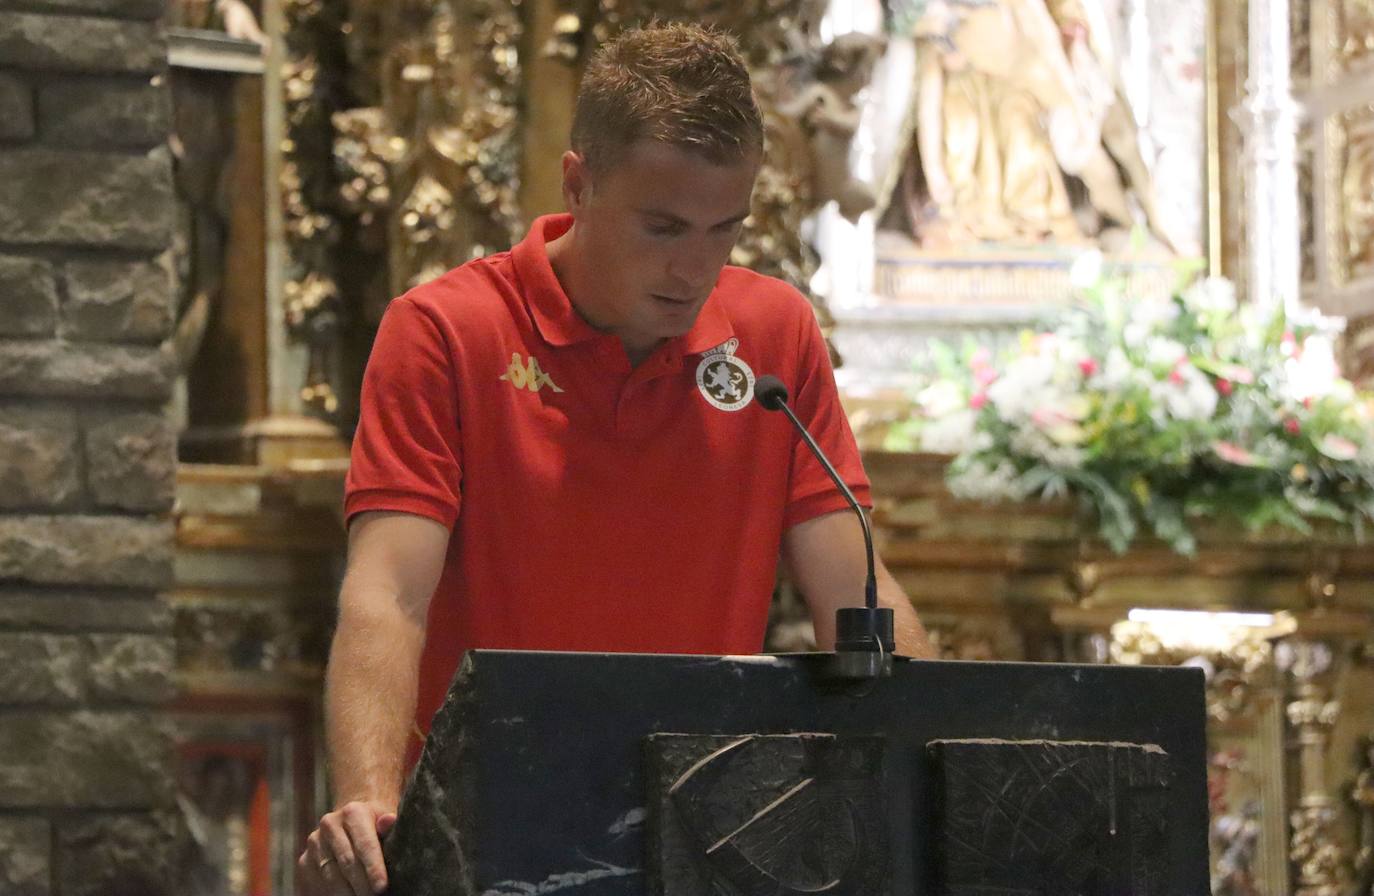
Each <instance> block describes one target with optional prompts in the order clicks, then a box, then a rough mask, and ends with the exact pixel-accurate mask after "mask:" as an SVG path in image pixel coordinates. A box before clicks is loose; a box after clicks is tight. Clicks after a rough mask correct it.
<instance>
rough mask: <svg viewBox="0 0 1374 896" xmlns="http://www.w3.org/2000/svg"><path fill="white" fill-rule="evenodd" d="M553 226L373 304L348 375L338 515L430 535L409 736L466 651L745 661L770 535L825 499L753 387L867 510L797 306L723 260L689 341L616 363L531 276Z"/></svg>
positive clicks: (812, 328)
mask: <svg viewBox="0 0 1374 896" xmlns="http://www.w3.org/2000/svg"><path fill="white" fill-rule="evenodd" d="M570 224H571V219H570V218H569V217H567V216H553V217H547V218H540V219H539V220H538V221H536V222H535V223H534V226H533V227H532V228H531V230H530V233H529V235H528V236H527V237H526V238H525V240H524V241H522V242H521V243H520V244H519V245H517V246H516V247H515V248H514V250H512V251H510V252H505V253H501V254H498V255H493V256H490V257H488V258H483V259H479V260H477V261H473V262H470V263H468V264H465V265H463V266H462V267H460V268H457V269H455V270H452V271H450V272H448V273H447V274H445V275H444V276H442V277H440V278H439V279H437V280H434V281H432V282H430V283H426V284H425V285H423V286H420V287H417V288H415V289H413V290H411V291H410V292H408V293H406V294H405V295H404V296H401V297H400V298H398V299H396V300H395V301H393V302H392V303H391V306H390V307H389V308H388V310H387V313H386V316H385V318H384V319H383V321H382V325H381V329H380V331H379V332H378V334H377V340H376V343H375V345H374V347H373V350H372V357H371V359H370V361H369V363H368V368H367V373H366V375H365V377H364V381H363V390H362V414H361V420H360V422H359V426H358V431H357V434H356V436H355V438H354V442H353V461H352V467H351V469H350V470H349V474H348V491H347V498H346V503H345V510H346V514H347V515H348V516H349V517H352V516H353V515H354V514H356V513H361V512H363V511H368V510H392V511H402V512H406V513H414V514H419V515H421V516H425V517H429V518H431V519H434V520H438V521H439V522H441V523H443V524H444V525H445V526H448V527H450V528H451V529H452V532H453V537H452V539H451V540H450V542H449V549H448V557H447V559H446V562H445V565H444V571H443V575H442V578H441V580H440V582H439V586H438V589H437V590H436V591H435V593H434V598H433V600H432V602H431V604H430V611H429V629H428V635H427V639H426V643H425V650H424V656H423V659H422V662H421V674H420V692H419V705H418V707H417V722H418V723H419V725H420V727H421V729H422V730H426V731H427V730H428V727H429V720H430V717H431V716H432V715H433V714H434V711H435V710H436V709H437V708H438V706H439V704H440V702H442V699H443V696H444V693H445V691H446V690H447V688H448V684H449V680H450V678H451V677H452V675H453V673H454V671H455V669H456V668H457V665H458V661H459V659H460V657H461V656H462V654H463V652H464V651H465V650H467V649H469V648H475V647H499V648H515V649H538V650H591V651H632V652H662V653H722V654H747V653H756V652H758V651H759V650H760V649H761V648H762V645H763V637H764V626H765V623H766V620H767V614H768V604H769V599H770V596H771V594H772V590H773V585H774V576H775V572H776V568H777V558H778V552H779V547H780V541H781V538H782V533H783V532H784V530H786V529H787V528H788V527H790V526H792V525H794V524H796V523H799V522H803V521H805V520H807V519H811V518H813V517H816V516H819V515H821V514H824V513H828V512H831V511H834V510H839V509H841V508H843V507H845V502H844V499H843V498H842V497H840V495H838V494H837V493H836V491H835V488H834V485H833V484H832V483H831V482H830V480H829V478H828V477H827V476H826V474H825V471H824V470H823V469H822V468H821V467H820V465H819V464H818V463H817V462H816V461H815V459H814V458H813V457H812V456H811V454H810V453H809V452H808V451H807V449H806V446H805V445H804V444H803V443H802V442H801V440H800V439H799V438H798V437H797V436H796V435H795V434H794V431H793V430H792V428H791V426H790V424H789V423H788V421H787V419H786V418H785V417H784V416H783V415H782V414H780V413H774V412H769V411H766V410H764V409H763V408H762V407H761V406H760V405H758V404H757V403H756V402H754V401H752V385H753V377H754V376H760V375H762V374H765V373H771V374H774V375H775V376H778V377H779V378H780V379H781V380H782V381H783V382H784V383H785V384H786V385H787V387H788V389H789V390H790V392H791V395H792V404H793V407H794V409H795V410H796V412H797V414H798V416H800V418H801V419H802V420H803V421H804V422H806V423H807V425H808V426H809V427H810V428H811V431H812V432H813V433H814V434H815V436H816V439H817V440H818V441H819V442H820V444H821V446H822V447H823V448H824V449H825V451H826V452H827V453H828V455H829V456H830V458H831V459H832V461H833V462H834V463H835V466H836V467H837V468H838V469H839V471H840V473H841V475H842V476H843V477H844V478H845V480H846V482H847V483H848V484H849V485H850V487H851V488H853V490H854V492H855V494H856V495H857V496H858V497H859V499H860V500H861V501H864V502H865V503H867V502H868V482H867V480H866V479H865V477H864V473H863V469H862V466H861V465H860V462H859V454H858V450H857V448H856V446H855V444H854V437H853V435H852V433H851V432H850V429H849V425H848V422H847V421H846V420H845V417H844V414H843V412H842V411H841V409H840V403H839V399H838V396H837V394H836V390H835V382H834V376H833V374H832V372H831V369H830V363H829V360H828V357H827V354H826V348H825V343H824V340H823V339H822V337H821V334H820V331H819V329H818V328H817V326H816V320H815V315H814V314H813V312H812V310H811V307H810V305H809V304H808V303H807V301H806V299H805V298H803V297H802V295H801V294H800V293H798V292H797V291H796V290H794V289H792V288H791V287H790V286H787V285H786V284H784V283H782V282H781V281H778V280H774V279H771V278H768V277H763V276H760V275H758V274H754V273H752V272H750V271H747V270H743V269H740V268H733V267H727V268H725V270H724V271H722V272H721V276H720V279H719V281H718V283H717V285H716V288H715V290H714V292H712V294H711V296H710V297H709V298H708V300H707V301H706V304H705V305H704V306H703V308H702V311H701V314H700V316H699V317H698V319H697V321H696V323H695V325H694V326H693V327H692V329H691V330H690V331H689V332H688V333H686V334H685V335H683V336H680V337H677V338H674V339H671V340H668V341H667V342H666V343H665V344H663V345H661V346H660V347H659V348H658V349H657V350H656V351H654V353H653V354H652V355H650V356H649V358H648V359H646V360H645V361H644V362H643V363H641V364H640V365H639V366H638V367H634V368H632V367H631V366H630V363H629V360H628V359H627V357H626V355H625V350H624V348H623V347H622V346H621V343H620V340H619V339H618V338H617V337H615V336H612V335H608V334H605V333H602V332H599V331H597V330H595V329H593V328H592V327H591V326H590V325H589V324H587V323H586V322H585V321H584V320H583V319H582V318H581V317H579V316H578V314H577V312H576V311H575V310H574V309H573V306H572V304H571V303H570V302H569V300H568V297H567V295H566V294H564V292H563V290H562V288H561V287H560V286H559V283H558V280H557V278H556V277H555V276H554V272H553V269H552V268H551V267H550V265H549V260H548V255H547V252H546V251H545V244H546V242H547V241H549V240H552V239H554V238H556V237H558V236H559V235H561V234H562V233H563V232H565V231H566V230H567V228H568V227H569V226H570ZM856 525H857V523H856ZM862 587H863V585H862V582H855V599H856V601H857V600H858V599H860V598H861V596H862Z"/></svg>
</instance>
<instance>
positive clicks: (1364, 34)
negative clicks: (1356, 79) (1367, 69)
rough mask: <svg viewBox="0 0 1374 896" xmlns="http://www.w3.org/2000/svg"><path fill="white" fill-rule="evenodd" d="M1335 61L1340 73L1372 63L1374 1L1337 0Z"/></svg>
mask: <svg viewBox="0 0 1374 896" xmlns="http://www.w3.org/2000/svg"><path fill="white" fill-rule="evenodd" d="M1337 7H1338V18H1339V22H1340V24H1339V31H1338V33H1337V36H1336V59H1337V63H1338V65H1339V66H1340V68H1341V70H1342V71H1347V72H1348V71H1353V70H1355V69H1358V68H1362V67H1363V66H1365V65H1366V64H1368V63H1370V62H1374V0H1338V2H1337Z"/></svg>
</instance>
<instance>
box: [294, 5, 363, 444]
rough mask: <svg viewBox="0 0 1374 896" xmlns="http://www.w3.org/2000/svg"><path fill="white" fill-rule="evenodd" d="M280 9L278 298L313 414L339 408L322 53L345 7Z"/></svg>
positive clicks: (326, 70) (333, 87)
mask: <svg viewBox="0 0 1374 896" xmlns="http://www.w3.org/2000/svg"><path fill="white" fill-rule="evenodd" d="M282 10H283V13H284V14H285V18H286V33H285V34H284V35H283V41H284V44H285V54H286V61H285V63H284V66H283V70H282V73H281V78H282V95H283V101H284V112H285V119H286V121H285V137H284V139H283V141H282V145H281V155H282V158H281V169H280V173H279V176H278V179H279V183H280V187H281V194H282V214H283V224H284V230H283V232H284V236H285V241H286V254H287V258H286V282H285V286H284V287H283V292H282V301H283V302H284V303H285V306H286V307H285V320H286V328H287V334H288V336H289V338H290V339H291V340H292V341H295V342H297V343H302V344H304V345H305V346H306V347H307V348H308V352H309V360H308V364H307V370H308V372H307V374H306V381H305V383H304V384H303V385H302V387H301V390H300V397H301V400H302V402H303V403H304V405H305V407H306V409H307V410H309V411H311V412H312V413H315V414H317V415H319V416H323V417H331V416H333V415H334V414H335V412H336V411H337V410H338V407H339V400H338V395H337V390H336V388H335V385H334V383H333V382H332V380H331V377H330V369H331V366H332V365H331V360H332V355H333V354H334V352H335V351H336V350H337V346H338V339H339V335H340V330H341V312H342V304H343V303H342V296H341V294H340V292H339V287H338V281H337V279H336V271H335V259H334V249H335V247H336V246H337V244H338V241H339V239H340V233H339V226H338V220H337V218H336V216H335V213H334V208H333V205H334V193H335V189H336V188H335V182H334V172H333V170H332V168H331V166H330V164H329V158H330V151H329V149H330V142H331V140H332V134H331V125H330V118H331V116H332V114H333V113H334V111H335V105H334V104H335V103H336V102H338V97H339V93H340V83H339V79H340V77H341V73H340V72H338V71H336V70H335V68H334V67H333V66H331V65H330V64H329V63H328V61H327V60H330V59H332V58H334V57H335V55H336V54H337V53H338V50H339V43H340V40H341V38H342V26H343V23H344V21H345V20H346V17H347V13H348V10H347V5H346V3H344V2H343V0H283V3H282Z"/></svg>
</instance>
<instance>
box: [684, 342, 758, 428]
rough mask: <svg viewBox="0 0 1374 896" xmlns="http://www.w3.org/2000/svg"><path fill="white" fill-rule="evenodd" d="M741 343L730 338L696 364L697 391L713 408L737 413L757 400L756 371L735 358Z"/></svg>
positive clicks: (740, 359)
mask: <svg viewBox="0 0 1374 896" xmlns="http://www.w3.org/2000/svg"><path fill="white" fill-rule="evenodd" d="M737 348H739V340H738V339H731V340H730V341H729V342H726V343H724V344H722V345H720V346H718V347H716V348H713V349H711V351H709V352H707V353H706V354H705V355H704V356H702V359H701V363H700V364H698V365H697V388H698V389H699V390H701V395H702V397H703V398H705V399H706V400H707V401H708V402H710V404H711V405H712V406H713V407H716V408H719V409H720V410H722V411H738V410H740V409H741V408H744V407H748V405H749V402H750V401H752V400H753V398H754V371H753V370H752V369H751V368H750V367H749V365H748V364H747V363H745V361H744V360H743V359H742V358H737V357H735V349H737Z"/></svg>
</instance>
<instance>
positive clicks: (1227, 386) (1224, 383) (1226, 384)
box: [1217, 377, 1236, 395]
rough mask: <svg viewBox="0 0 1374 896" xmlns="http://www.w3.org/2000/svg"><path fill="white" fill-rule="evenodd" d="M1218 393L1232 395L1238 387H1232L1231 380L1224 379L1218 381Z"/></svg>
mask: <svg viewBox="0 0 1374 896" xmlns="http://www.w3.org/2000/svg"><path fill="white" fill-rule="evenodd" d="M1217 391H1218V392H1220V393H1221V394H1222V395H1230V394H1231V393H1232V392H1234V391H1236V387H1235V386H1233V385H1231V381H1230V380H1228V379H1226V378H1224V377H1223V378H1222V379H1219V380H1217Z"/></svg>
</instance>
